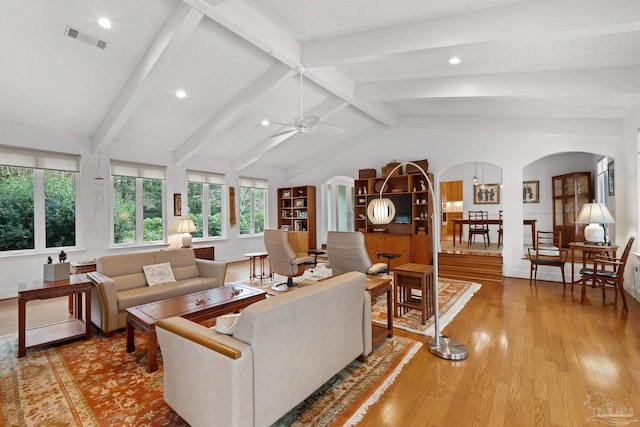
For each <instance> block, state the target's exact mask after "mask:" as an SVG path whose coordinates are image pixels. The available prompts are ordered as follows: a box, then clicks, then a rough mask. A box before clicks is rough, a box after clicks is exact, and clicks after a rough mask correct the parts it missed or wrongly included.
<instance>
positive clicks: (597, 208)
mask: <svg viewBox="0 0 640 427" xmlns="http://www.w3.org/2000/svg"><path fill="white" fill-rule="evenodd" d="M615 222H616V221H615V220H614V219H613V217H612V216H611V213H610V212H609V209H607V205H605V204H604V203H585V204H584V205H583V206H582V209H581V210H580V214H579V215H578V219H577V220H576V223H578V224H589V225H587V226H586V227H585V228H584V240H586V241H587V242H590V243H604V241H605V233H604V228H603V227H602V225H600V224H614V223H615Z"/></svg>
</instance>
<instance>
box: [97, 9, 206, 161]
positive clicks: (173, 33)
mask: <svg viewBox="0 0 640 427" xmlns="http://www.w3.org/2000/svg"><path fill="white" fill-rule="evenodd" d="M202 17H203V14H202V13H201V12H199V11H197V10H195V9H192V8H191V7H189V6H187V5H186V4H184V3H178V4H177V5H176V7H175V8H174V9H173V11H172V12H171V14H170V15H169V16H168V17H167V19H166V20H165V22H164V24H163V25H162V27H161V28H160V31H158V34H157V35H156V37H155V39H154V40H153V42H152V43H151V47H150V48H149V50H147V53H146V54H145V55H144V57H143V58H142V61H140V64H139V65H138V67H137V68H136V69H135V71H134V72H133V73H132V74H131V76H130V77H129V80H128V81H127V83H126V84H125V85H124V87H123V88H122V90H121V91H120V93H119V94H118V97H117V98H116V100H115V101H114V102H113V104H111V107H110V108H109V111H108V112H107V114H106V116H105V117H104V119H103V120H102V123H101V124H100V126H99V127H98V130H97V131H96V133H95V134H94V135H93V151H94V152H101V151H104V149H106V148H107V147H108V146H109V144H111V142H112V141H113V139H114V138H115V136H116V135H117V134H118V132H119V131H120V130H121V129H122V127H123V126H124V125H125V123H126V122H127V120H129V118H130V117H131V115H132V114H133V113H134V111H135V109H136V108H137V107H138V105H139V104H140V102H141V101H142V99H143V98H144V97H145V96H146V94H147V93H148V92H149V90H150V88H151V87H152V86H153V84H155V82H156V81H157V79H158V78H159V76H160V75H161V73H162V72H163V71H164V70H166V68H167V67H168V65H169V63H170V62H171V60H172V59H173V58H174V57H175V55H176V54H177V53H178V52H179V51H180V49H181V48H182V47H183V45H184V44H185V42H186V41H187V39H188V38H189V36H190V35H191V33H192V32H193V30H195V28H196V27H197V26H198V24H199V23H200V20H201V19H202Z"/></svg>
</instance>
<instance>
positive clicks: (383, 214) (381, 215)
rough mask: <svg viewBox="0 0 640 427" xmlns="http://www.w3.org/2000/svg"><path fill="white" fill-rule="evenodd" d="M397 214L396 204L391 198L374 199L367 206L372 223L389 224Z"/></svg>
mask: <svg viewBox="0 0 640 427" xmlns="http://www.w3.org/2000/svg"><path fill="white" fill-rule="evenodd" d="M395 215H396V206H395V205H394V204H393V202H392V201H391V200H389V199H383V198H379V199H373V200H372V201H371V203H369V206H368V207H367V216H368V217H369V220H370V221H371V223H372V224H376V225H380V224H389V223H390V222H391V221H392V220H393V217H394V216H395Z"/></svg>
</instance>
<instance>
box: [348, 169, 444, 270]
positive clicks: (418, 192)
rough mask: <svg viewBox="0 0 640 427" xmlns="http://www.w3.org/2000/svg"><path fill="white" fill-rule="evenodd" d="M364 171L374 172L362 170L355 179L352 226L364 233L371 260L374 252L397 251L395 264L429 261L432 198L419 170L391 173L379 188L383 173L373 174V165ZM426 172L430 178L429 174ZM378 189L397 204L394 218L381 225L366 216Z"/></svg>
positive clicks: (377, 194)
mask: <svg viewBox="0 0 640 427" xmlns="http://www.w3.org/2000/svg"><path fill="white" fill-rule="evenodd" d="M383 169H384V168H383ZM365 171H373V174H374V176H370V177H365V176H362V174H361V175H360V178H359V179H356V180H355V183H354V193H355V194H354V208H355V209H354V210H355V218H354V221H355V224H354V225H355V227H354V228H355V230H356V231H361V232H362V233H364V235H365V244H366V246H367V252H368V254H369V257H370V258H371V259H372V260H373V259H375V258H376V253H379V252H392V253H397V254H400V257H399V258H397V259H395V260H394V264H397V265H401V264H405V263H409V262H411V263H418V264H431V263H432V257H433V252H432V251H433V248H432V243H431V232H432V230H433V223H432V222H433V219H432V214H433V201H432V200H431V197H430V195H429V192H428V190H427V187H426V186H427V183H426V182H424V176H423V175H422V174H420V173H417V174H416V173H410V174H405V175H399V174H398V175H395V174H394V175H393V176H391V177H390V178H389V181H388V182H387V185H386V186H385V187H384V189H382V186H383V184H384V181H385V179H386V176H381V177H376V176H375V170H373V169H365ZM369 174H371V172H369ZM428 175H429V179H431V180H433V177H432V175H431V174H428ZM381 189H382V190H383V193H382V194H383V196H384V197H386V198H389V199H390V200H391V201H392V202H393V204H394V205H395V208H396V215H395V217H394V219H393V221H392V222H391V223H390V224H387V225H385V226H383V227H380V226H377V225H374V224H372V223H371V221H369V219H368V218H367V206H368V205H369V202H370V201H371V200H372V199H374V198H376V197H380V190H381Z"/></svg>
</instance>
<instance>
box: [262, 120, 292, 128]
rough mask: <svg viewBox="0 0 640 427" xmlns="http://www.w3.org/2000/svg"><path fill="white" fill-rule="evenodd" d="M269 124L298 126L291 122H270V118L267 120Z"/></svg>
mask: <svg viewBox="0 0 640 427" xmlns="http://www.w3.org/2000/svg"><path fill="white" fill-rule="evenodd" d="M269 124H270V125H280V126H288V127H290V128H298V126H296V125H295V124H291V123H281V122H272V121H271V120H269Z"/></svg>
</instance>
